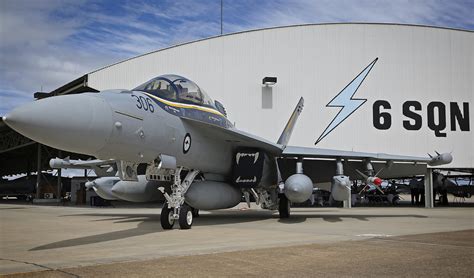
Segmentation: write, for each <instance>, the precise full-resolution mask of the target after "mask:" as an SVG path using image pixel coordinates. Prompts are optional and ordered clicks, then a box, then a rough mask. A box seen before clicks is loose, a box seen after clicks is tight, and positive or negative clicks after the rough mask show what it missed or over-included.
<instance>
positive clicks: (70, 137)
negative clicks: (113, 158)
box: [3, 93, 113, 155]
mask: <svg viewBox="0 0 474 278" xmlns="http://www.w3.org/2000/svg"><path fill="white" fill-rule="evenodd" d="M3 120H4V122H5V123H6V124H7V125H8V126H10V127H11V128H12V129H14V130H15V131H17V132H18V133H20V134H22V135H24V136H26V137H28V138H30V139H32V140H34V141H37V142H39V143H42V144H44V145H48V146H51V147H54V148H57V149H61V150H66V151H71V152H77V153H83V154H90V155H94V154H95V153H96V152H97V151H98V150H100V149H101V148H102V147H103V146H104V145H105V143H106V140H107V139H108V138H109V137H110V133H111V131H112V125H113V121H112V111H111V109H110V106H109V105H108V104H107V103H106V102H105V100H104V99H102V98H101V97H99V96H96V95H95V94H92V93H90V94H80V95H67V96H56V97H50V98H45V99H42V100H38V101H34V102H32V103H28V104H25V105H22V106H20V107H18V108H15V109H14V110H13V111H11V112H10V113H8V114H7V115H5V116H4V117H3Z"/></svg>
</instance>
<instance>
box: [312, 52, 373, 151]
mask: <svg viewBox="0 0 474 278" xmlns="http://www.w3.org/2000/svg"><path fill="white" fill-rule="evenodd" d="M378 59H379V58H376V59H375V60H374V61H372V63H370V64H369V65H368V66H367V67H366V68H365V69H364V70H363V71H362V72H361V73H359V75H357V76H356V77H355V78H354V79H353V80H352V81H351V82H350V83H349V84H347V86H346V87H345V88H344V89H342V91H341V92H340V93H339V94H337V96H335V97H334V98H333V99H332V100H331V101H330V102H329V103H328V104H327V105H326V107H341V110H339V113H337V115H336V117H334V119H333V120H332V121H331V123H330V124H329V125H328V126H327V127H326V129H325V130H324V132H323V133H322V134H321V135H320V136H319V138H318V140H316V143H314V144H315V145H316V144H317V143H319V142H320V141H321V140H323V138H324V137H326V136H327V135H328V134H329V133H331V131H333V130H334V129H335V128H336V127H337V126H338V125H340V124H341V123H342V122H343V121H344V120H345V119H347V118H348V117H349V116H350V115H352V113H354V112H355V111H356V110H357V109H358V108H359V107H361V106H362V104H364V103H365V102H366V101H367V99H360V98H353V97H354V95H355V93H356V92H357V89H359V87H360V85H361V84H362V82H364V79H365V78H366V77H367V75H368V74H369V72H370V70H371V69H372V68H373V67H374V65H375V63H376V62H377V60H378Z"/></svg>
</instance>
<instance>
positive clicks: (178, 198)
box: [158, 167, 199, 230]
mask: <svg viewBox="0 0 474 278" xmlns="http://www.w3.org/2000/svg"><path fill="white" fill-rule="evenodd" d="M182 170H183V167H179V168H178V169H177V170H176V171H175V173H174V174H173V180H174V182H173V185H171V195H170V194H168V193H167V192H165V189H164V187H159V188H158V190H160V191H161V193H163V196H165V199H166V202H165V204H164V205H163V208H162V209H161V217H160V218H161V226H162V227H163V229H166V230H167V229H172V228H173V224H174V222H175V220H178V223H179V226H180V228H181V229H190V228H191V226H192V224H193V214H192V208H191V207H190V206H189V205H187V204H185V198H184V195H185V194H186V192H187V191H188V189H189V186H191V183H192V182H193V181H194V178H196V176H197V175H198V174H199V170H190V171H189V172H188V173H187V174H186V177H185V178H184V180H183V181H181V171H182ZM188 212H190V213H188ZM181 218H182V219H181Z"/></svg>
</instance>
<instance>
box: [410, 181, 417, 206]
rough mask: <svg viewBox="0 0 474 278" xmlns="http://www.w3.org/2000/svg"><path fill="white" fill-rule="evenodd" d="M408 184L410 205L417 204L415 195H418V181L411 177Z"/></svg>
mask: <svg viewBox="0 0 474 278" xmlns="http://www.w3.org/2000/svg"><path fill="white" fill-rule="evenodd" d="M409 186H410V195H411V205H412V206H414V205H415V204H417V205H418V201H417V196H419V194H418V181H417V180H416V177H413V178H412V179H411V180H410V183H409Z"/></svg>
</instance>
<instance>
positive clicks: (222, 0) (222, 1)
mask: <svg viewBox="0 0 474 278" xmlns="http://www.w3.org/2000/svg"><path fill="white" fill-rule="evenodd" d="M223 5H224V0H221V36H222V33H223V32H222V30H223V28H222V14H223Z"/></svg>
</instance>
